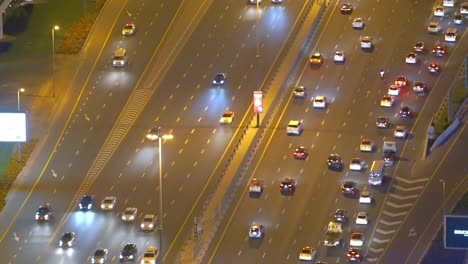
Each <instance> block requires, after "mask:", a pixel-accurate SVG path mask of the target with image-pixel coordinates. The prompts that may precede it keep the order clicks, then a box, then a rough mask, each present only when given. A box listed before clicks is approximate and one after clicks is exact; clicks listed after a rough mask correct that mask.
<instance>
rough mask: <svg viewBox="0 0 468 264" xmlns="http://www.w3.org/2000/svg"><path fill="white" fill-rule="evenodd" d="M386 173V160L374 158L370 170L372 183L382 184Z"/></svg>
mask: <svg viewBox="0 0 468 264" xmlns="http://www.w3.org/2000/svg"><path fill="white" fill-rule="evenodd" d="M384 175H385V162H383V161H382V160H374V161H373V162H372V167H371V170H370V172H369V181H368V182H369V184H370V185H382V182H383V177H384Z"/></svg>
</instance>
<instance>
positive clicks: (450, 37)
mask: <svg viewBox="0 0 468 264" xmlns="http://www.w3.org/2000/svg"><path fill="white" fill-rule="evenodd" d="M457 35H458V30H457V29H456V28H449V29H447V32H445V41H450V42H455V41H457Z"/></svg>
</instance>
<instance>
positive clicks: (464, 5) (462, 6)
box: [460, 2, 468, 15]
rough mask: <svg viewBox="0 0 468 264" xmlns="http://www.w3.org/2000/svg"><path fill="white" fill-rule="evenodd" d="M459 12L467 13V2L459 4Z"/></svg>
mask: <svg viewBox="0 0 468 264" xmlns="http://www.w3.org/2000/svg"><path fill="white" fill-rule="evenodd" d="M460 14H462V15H466V14H468V2H465V3H462V4H461V5H460Z"/></svg>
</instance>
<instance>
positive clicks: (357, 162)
mask: <svg viewBox="0 0 468 264" xmlns="http://www.w3.org/2000/svg"><path fill="white" fill-rule="evenodd" d="M365 166H366V162H365V161H364V160H363V159H361V158H353V159H352V160H351V163H349V169H350V170H354V171H362V170H363V169H364V167H365Z"/></svg>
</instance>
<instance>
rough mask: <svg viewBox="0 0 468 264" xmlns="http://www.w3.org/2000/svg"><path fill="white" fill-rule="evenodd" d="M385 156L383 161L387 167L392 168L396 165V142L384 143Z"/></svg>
mask: <svg viewBox="0 0 468 264" xmlns="http://www.w3.org/2000/svg"><path fill="white" fill-rule="evenodd" d="M382 150H383V156H382V160H383V161H384V163H385V166H391V165H393V164H394V163H395V158H396V152H397V146H396V142H395V141H384V143H383V147H382Z"/></svg>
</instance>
